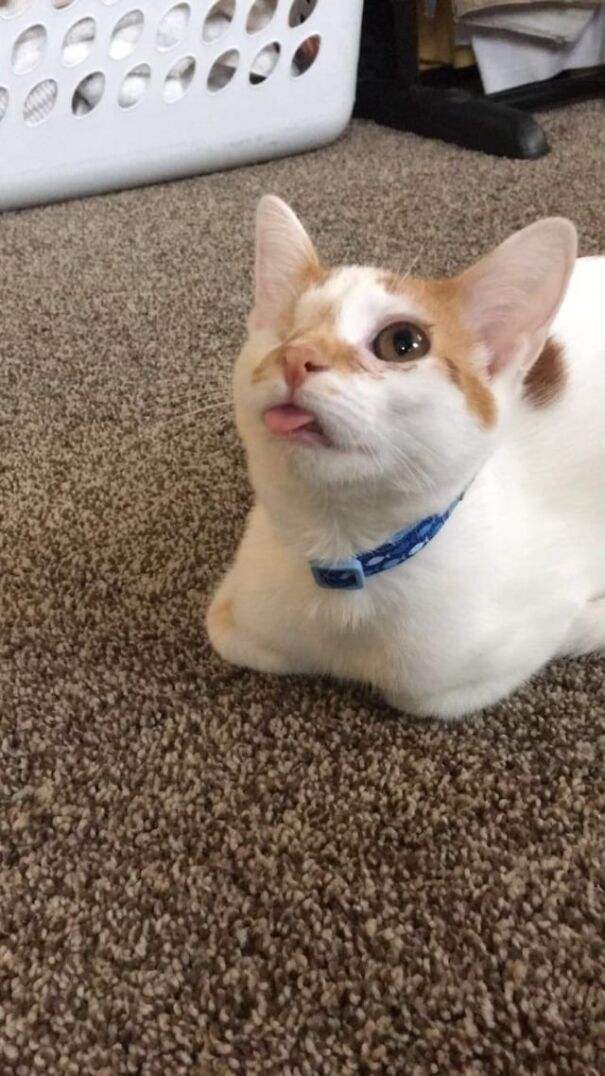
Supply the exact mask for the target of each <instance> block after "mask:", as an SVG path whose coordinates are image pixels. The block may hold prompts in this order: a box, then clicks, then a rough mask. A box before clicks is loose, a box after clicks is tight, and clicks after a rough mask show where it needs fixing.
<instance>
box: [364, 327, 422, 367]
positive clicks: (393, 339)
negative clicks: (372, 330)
mask: <svg viewBox="0 0 605 1076" xmlns="http://www.w3.org/2000/svg"><path fill="white" fill-rule="evenodd" d="M430 346H431V342H430V340H429V338H428V336H427V334H426V333H425V332H423V330H422V329H419V328H418V326H417V325H410V323H409V322H407V321H398V322H397V323H396V324H395V325H387V327H386V329H383V330H382V332H379V333H378V336H377V337H376V339H375V340H374V343H373V344H372V351H373V352H374V354H375V355H376V358H377V359H382V361H383V362H408V361H409V360H410V359H421V358H422V356H423V355H426V353H427V351H428V350H429V348H430Z"/></svg>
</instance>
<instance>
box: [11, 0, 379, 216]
mask: <svg viewBox="0 0 605 1076" xmlns="http://www.w3.org/2000/svg"><path fill="white" fill-rule="evenodd" d="M361 8H362V0H188V2H183V0H0V209H9V208H15V207H17V206H24V205H31V204H32V203H37V202H49V201H52V200H54V199H59V198H69V197H73V196H76V195H82V194H91V193H97V192H100V191H106V190H111V189H113V188H119V187H127V186H133V185H136V184H139V183H147V182H153V181H157V180H162V179H168V178H175V177H178V176H184V175H187V174H192V173H196V172H208V171H213V170H216V169H219V168H227V167H230V166H233V165H238V164H243V163H246V162H251V161H260V160H263V159H267V158H270V157H275V156H280V155H283V154H287V153H294V152H297V151H301V150H304V149H310V148H312V147H315V146H319V145H321V144H323V143H325V142H328V141H330V140H331V139H333V138H335V137H337V136H338V135H339V134H340V133H341V131H342V130H343V129H344V127H345V126H346V124H347V122H348V120H349V118H350V115H351V111H352V107H353V101H354V92H355V77H356V66H357V55H358V46H359V33H360V24H361ZM305 43H306V44H305Z"/></svg>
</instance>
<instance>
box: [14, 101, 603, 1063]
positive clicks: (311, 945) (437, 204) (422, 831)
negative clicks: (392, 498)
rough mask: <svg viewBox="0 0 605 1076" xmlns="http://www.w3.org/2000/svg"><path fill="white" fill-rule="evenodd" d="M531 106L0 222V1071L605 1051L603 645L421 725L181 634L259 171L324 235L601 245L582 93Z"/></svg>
mask: <svg viewBox="0 0 605 1076" xmlns="http://www.w3.org/2000/svg"><path fill="white" fill-rule="evenodd" d="M544 122H545V126H546V129H547V133H548V135H549V138H550V141H551V143H552V146H553V151H552V153H551V154H550V156H548V157H546V158H544V159H543V160H540V161H536V162H515V161H508V160H494V159H491V158H489V157H484V156H481V155H478V154H473V153H468V152H464V151H462V150H459V149H457V148H455V147H448V146H444V145H441V144H439V143H434V142H430V141H424V140H421V139H418V138H416V137H413V136H406V135H402V134H398V133H396V132H389V131H385V130H380V129H378V128H376V127H374V126H371V125H364V124H355V125H353V127H352V128H351V130H350V131H349V133H348V134H347V135H346V137H344V138H343V139H342V140H341V141H340V142H338V143H337V144H335V145H333V146H331V147H329V148H327V149H325V150H322V151H321V152H317V153H312V154H308V155H306V156H301V157H298V158H296V159H289V160H283V161H277V162H273V163H271V164H268V165H264V166H259V167H254V168H248V169H245V170H241V171H234V172H230V173H228V174H224V175H214V176H210V177H206V178H199V179H193V180H188V181H185V182H181V183H175V184H171V185H166V186H158V187H154V188H149V189H147V190H139V191H131V192H128V193H122V194H116V195H111V196H107V197H103V198H98V199H89V200H86V201H81V202H73V203H71V204H65V205H57V206H53V207H50V208H41V209H34V210H30V211H27V212H22V213H19V214H10V215H5V216H4V217H2V218H0V258H1V263H2V281H3V287H2V313H1V332H0V444H1V449H0V508H1V513H2V521H1V526H0V699H1V701H0V710H1V721H0V773H1V784H0V787H1V795H2V807H1V811H0V827H1V852H2V865H1V871H0V1012H1V1014H2V1016H1V1019H0V1072H1V1073H2V1074H4V1073H6V1074H13V1073H14V1074H16V1076H32V1074H35V1073H38V1072H40V1073H44V1074H46V1076H54V1074H67V1076H127V1074H136V1076H185V1074H187V1076H230V1074H245V1076H267V1074H275V1076H278V1074H279V1076H282V1074H283V1076H358V1074H364V1076H369V1074H374V1073H379V1074H384V1076H424V1074H439V1076H441V1074H446V1073H447V1074H450V1073H455V1074H464V1076H472V1074H483V1073H485V1074H489V1076H492V1074H494V1073H509V1074H513V1073H514V1074H515V1076H519V1074H524V1073H540V1074H543V1076H544V1074H558V1073H562V1072H568V1073H572V1072H573V1073H574V1074H580V1073H587V1074H592V1076H598V1074H600V1073H603V1072H605V938H604V931H603V918H604V914H605V895H604V886H605V870H604V860H605V826H604V814H605V765H604V753H605V685H604V677H603V663H602V661H599V660H586V661H579V662H566V663H561V664H558V665H556V666H554V667H552V668H550V669H549V670H548V671H547V672H546V674H545V675H543V676H541V677H539V678H537V679H536V680H535V681H533V682H532V683H531V684H530V685H528V686H527V687H526V688H525V689H524V690H522V691H520V692H518V693H517V694H516V695H515V696H514V697H513V698H511V699H510V700H509V701H507V702H506V703H504V704H502V705H500V706H497V707H495V708H494V709H492V710H491V711H490V712H487V713H485V714H484V715H482V716H481V717H479V718H477V719H474V720H471V721H467V722H466V723H462V724H458V725H454V726H453V727H438V726H433V725H430V724H419V723H415V722H413V721H410V720H406V719H405V718H402V717H400V716H398V715H396V714H394V713H393V712H392V711H390V710H389V709H388V708H387V707H386V706H385V705H384V704H383V703H382V702H381V701H380V700H379V699H377V698H375V697H374V696H373V695H372V694H371V693H370V692H368V691H365V690H362V689H360V688H356V687H350V686H347V685H342V684H332V683H327V682H319V681H314V680H310V681H305V680H302V679H296V678H292V679H289V680H285V681H284V680H278V679H271V678H268V677H263V676H260V675H255V674H252V673H246V672H243V671H238V670H234V669H231V668H228V667H226V666H225V665H223V664H221V662H220V661H219V660H218V659H217V658H215V657H214V656H213V655H212V653H211V652H210V651H209V648H208V644H207V642H206V640H205V636H204V631H203V612H204V608H205V605H206V603H207V600H208V596H209V593H210V591H211V589H212V588H213V587H214V585H215V584H216V583H217V581H218V579H219V577H220V575H221V573H222V571H223V570H224V568H225V566H226V565H227V563H228V562H229V559H230V557H231V556H232V554H233V552H234V549H235V547H236V543H237V541H238V536H239V535H240V533H241V529H242V525H243V522H244V518H245V514H246V510H247V508H248V505H249V502H250V494H249V489H248V484H247V480H246V475H245V471H244V462H243V456H242V452H241V450H240V448H239V446H238V444H237V440H236V437H235V434H234V430H233V426H232V421H231V416H230V409H229V394H228V393H229V390H228V385H229V378H230V371H231V367H232V363H233V360H234V358H235V355H236V353H237V349H238V346H239V344H240V342H241V340H242V334H243V326H244V317H245V312H246V307H247V303H248V300H249V295H250V275H251V266H252V245H251V231H252V217H253V211H254V206H255V202H256V199H257V198H258V197H259V196H260V194H261V193H262V192H264V191H269V190H270V191H275V192H276V193H279V194H281V195H282V196H283V197H285V198H287V199H289V200H291V202H292V203H293V205H294V206H295V208H296V209H297V210H298V211H299V212H300V213H301V215H302V217H303V218H304V219H305V220H306V221H307V222H308V224H309V225H310V226H311V228H312V230H313V232H314V234H315V236H316V237H317V239H318V242H319V246H320V248H321V251H322V253H323V255H324V257H325V258H326V259H328V260H332V261H336V262H337V261H347V260H349V261H351V260H353V261H354V260H370V261H374V262H380V263H385V264H387V265H390V266H392V267H393V268H395V269H400V268H402V267H405V266H406V265H407V264H408V263H409V262H410V261H412V260H414V259H416V267H415V271H416V272H421V273H427V274H433V273H435V274H436V273H442V272H444V271H453V270H455V269H457V268H458V267H460V266H462V265H463V264H464V263H465V262H467V261H468V260H469V259H472V258H475V257H477V256H478V255H480V254H481V253H482V252H484V251H486V250H487V249H488V248H489V247H491V246H492V245H494V244H495V243H496V242H497V241H499V240H501V239H503V238H504V237H505V236H506V235H507V234H508V233H510V232H511V231H513V230H514V229H516V228H518V227H520V226H522V225H524V224H527V223H529V222H530V221H532V220H534V219H535V218H536V217H538V216H540V215H545V214H563V215H568V216H570V217H571V218H573V220H574V221H575V222H576V223H577V225H578V229H579V234H580V245H581V252H582V253H583V254H590V253H596V252H605V217H604V214H603V198H602V192H603V180H604V178H605V174H604V173H605V165H604V158H603V109H602V104H601V103H599V102H594V103H589V104H583V105H579V106H574V107H568V108H566V109H563V110H561V111H559V112H553V113H551V114H550V115H548V116H547V117H545V120H544ZM604 300H605V297H604Z"/></svg>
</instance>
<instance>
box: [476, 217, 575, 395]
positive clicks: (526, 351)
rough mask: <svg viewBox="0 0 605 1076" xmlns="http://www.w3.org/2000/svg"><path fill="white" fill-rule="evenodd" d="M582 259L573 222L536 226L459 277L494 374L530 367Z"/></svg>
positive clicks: (552, 221)
mask: <svg viewBox="0 0 605 1076" xmlns="http://www.w3.org/2000/svg"><path fill="white" fill-rule="evenodd" d="M576 257H577V235H576V230H575V228H574V226H573V224H572V223H571V221H568V220H565V219H564V218H562V217H551V218H547V219H545V220H540V221H538V222H537V223H536V224H530V226H529V227H528V228H524V229H523V230H522V231H520V232H516V233H515V235H512V236H511V237H510V238H509V239H506V240H505V242H504V243H502V244H501V245H500V246H499V247H497V248H496V250H494V251H492V253H491V254H488V255H487V257H485V258H483V259H482V260H481V261H480V262H478V263H477V264H476V265H473V266H472V267H471V268H470V269H467V270H466V272H464V273H462V274H461V275H460V276H459V277H458V278H457V282H456V283H457V286H458V289H459V295H460V296H461V298H462V310H463V316H464V319H465V321H466V323H467V324H468V327H469V328H470V329H471V331H472V332H473V335H475V336H476V337H477V338H478V339H479V341H480V342H481V344H482V345H483V346H484V348H485V351H486V353H487V361H488V365H489V372H490V374H492V375H495V374H498V373H499V372H500V371H503V370H505V369H506V368H511V366H514V367H515V368H516V369H519V368H520V369H527V368H528V367H529V366H531V364H532V363H533V361H534V360H535V359H536V358H537V356H538V355H539V354H540V351H541V350H542V347H543V346H544V343H545V341H546V338H547V336H548V332H549V329H550V325H551V323H552V320H553V318H554V316H555V314H556V313H557V310H558V309H559V306H560V305H561V302H562V300H563V297H564V295H565V292H566V291H567V285H568V284H569V278H570V276H571V273H572V271H573V267H574V265H575V261H576Z"/></svg>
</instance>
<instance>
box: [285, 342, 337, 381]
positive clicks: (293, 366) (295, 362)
mask: <svg viewBox="0 0 605 1076" xmlns="http://www.w3.org/2000/svg"><path fill="white" fill-rule="evenodd" d="M280 362H281V365H282V366H283V369H284V377H285V379H286V384H287V385H288V386H289V387H290V388H291V389H296V388H298V386H299V385H302V383H303V381H306V379H307V378H308V377H309V375H310V374H319V373H321V371H322V370H327V369H328V367H327V365H326V364H325V363H322V362H321V358H320V356H319V355H318V353H317V352H316V351H315V349H314V348H312V347H307V346H303V345H299V346H296V345H294V346H292V347H287V348H286V350H285V351H284V352H283V354H282V355H281V357H280Z"/></svg>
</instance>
